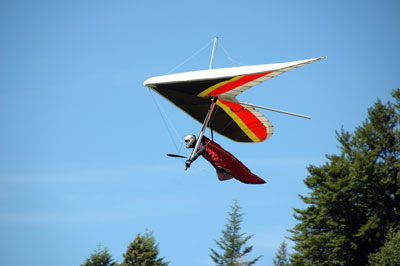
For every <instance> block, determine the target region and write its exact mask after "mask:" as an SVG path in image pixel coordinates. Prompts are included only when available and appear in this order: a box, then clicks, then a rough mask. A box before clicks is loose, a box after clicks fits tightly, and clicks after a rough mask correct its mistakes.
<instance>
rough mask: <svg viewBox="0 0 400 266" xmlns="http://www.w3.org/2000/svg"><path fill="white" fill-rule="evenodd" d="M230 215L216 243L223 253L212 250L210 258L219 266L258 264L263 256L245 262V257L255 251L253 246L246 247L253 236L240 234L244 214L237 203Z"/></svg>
mask: <svg viewBox="0 0 400 266" xmlns="http://www.w3.org/2000/svg"><path fill="white" fill-rule="evenodd" d="M228 214H229V219H227V221H228V223H227V224H226V225H225V229H223V230H222V237H221V238H220V240H219V241H215V243H216V244H217V245H218V247H219V248H220V249H221V250H222V251H223V253H218V252H216V251H215V250H214V249H212V248H210V250H211V253H212V254H210V257H211V259H212V260H213V261H214V262H215V264H216V265H218V266H242V265H243V266H250V265H252V264H254V263H256V262H257V261H258V260H259V259H260V258H261V256H259V257H257V258H255V259H253V260H251V261H245V260H244V257H245V256H246V255H247V254H248V253H250V252H251V250H252V249H253V246H246V247H245V246H244V245H246V243H247V241H248V240H249V239H250V238H251V237H252V235H249V236H245V233H240V229H241V226H240V224H241V222H242V220H243V219H242V216H243V213H241V207H240V206H239V205H238V202H237V201H235V202H234V204H233V206H231V212H228Z"/></svg>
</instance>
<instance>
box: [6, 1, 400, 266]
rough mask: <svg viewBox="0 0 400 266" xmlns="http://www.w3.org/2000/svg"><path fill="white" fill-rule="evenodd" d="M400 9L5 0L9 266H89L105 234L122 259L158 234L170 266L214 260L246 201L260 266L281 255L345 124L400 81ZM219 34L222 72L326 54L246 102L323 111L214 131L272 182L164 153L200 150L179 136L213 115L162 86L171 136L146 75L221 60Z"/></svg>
mask: <svg viewBox="0 0 400 266" xmlns="http://www.w3.org/2000/svg"><path fill="white" fill-rule="evenodd" d="M399 10H400V4H399V2H398V1H394V0H393V1H388V0H384V1H320V0H319V1H316V0H315V1H310V0H306V1H288V0H284V1H254V0H250V1H246V2H243V1H225V0H221V1H208V0H205V1H174V0H172V1H134V0H119V1H103V0H96V1H94V0H84V1H76V0H72V1H43V0H38V1H21V0H13V1H11V0H1V1H0V32H1V34H0V249H1V250H2V256H1V257H0V264H1V265H17V266H19V265H26V264H29V265H41V266H47V265H49V266H50V265H52V266H53V265H59V266H64V265H65V266H67V265H79V264H80V263H83V262H84V260H85V258H87V257H89V256H90V254H91V253H92V251H93V250H94V249H96V247H97V245H98V244H99V243H101V244H102V245H103V246H104V247H107V248H108V249H109V250H110V253H111V254H112V255H113V257H114V259H116V260H117V261H119V262H122V253H124V252H125V251H126V247H127V246H128V244H129V243H130V242H131V241H132V240H133V239H134V237H135V236H136V235H137V234H138V233H143V232H145V230H146V228H148V229H150V230H152V231H153V232H154V235H155V237H156V240H157V241H158V242H159V244H160V246H159V247H160V254H161V256H164V257H165V259H166V260H167V261H170V265H171V266H184V265H188V264H190V265H193V266H208V265H212V261H211V259H210V258H209V256H208V254H209V248H210V247H211V248H216V246H215V244H214V240H215V239H219V237H220V236H221V230H222V229H223V227H224V224H225V223H226V220H225V219H226V218H227V212H228V210H229V206H230V205H232V204H233V201H234V200H238V201H239V204H240V205H241V206H242V207H243V212H244V213H245V215H244V221H243V223H242V230H243V232H246V233H248V234H254V237H253V238H252V239H251V241H250V243H249V244H251V245H253V246H254V250H253V252H252V255H253V256H258V255H263V256H264V257H263V258H262V259H261V260H260V261H259V262H258V263H257V265H272V258H273V257H274V254H275V252H276V250H277V248H278V247H279V244H280V243H281V242H282V241H283V240H284V239H285V237H287V236H289V235H290V234H289V233H288V232H287V230H288V229H291V228H292V227H293V226H294V225H295V224H296V220H295V219H294V218H293V208H302V207H304V205H303V203H302V202H301V200H300V199H299V198H298V194H303V195H304V194H306V193H307V189H306V188H305V185H304V184H303V183H302V180H303V179H304V178H305V177H306V176H307V169H306V167H307V166H308V165H310V164H314V165H321V164H323V163H324V162H325V161H326V159H325V154H332V153H338V149H337V147H336V146H337V141H336V140H335V131H336V130H340V128H341V127H343V128H344V129H346V130H349V131H352V130H353V129H354V128H355V127H356V126H358V125H360V124H361V123H362V121H363V120H364V119H365V118H366V116H367V108H368V107H370V106H371V105H372V104H373V103H374V101H375V100H376V99H377V97H379V98H381V99H382V100H383V101H387V100H389V99H390V91H391V90H392V89H394V88H397V87H399V82H400V70H399V67H398V62H399V61H400V53H399V50H398V46H399V36H400V34H399V27H400V17H399V16H398V12H399ZM215 36H218V37H219V40H220V42H219V47H218V49H217V57H216V62H215V67H216V68H218V67H230V66H237V64H236V63H233V62H232V60H231V59H233V60H234V61H235V62H240V64H243V65H252V64H267V63H278V62H287V61H294V60H302V59H308V58H314V57H319V56H327V57H328V59H326V60H322V61H319V62H315V63H312V64H310V65H307V66H304V67H301V68H298V69H295V70H292V71H289V72H287V73H285V74H283V75H280V76H278V77H277V78H274V79H272V80H269V81H267V82H265V83H263V84H261V85H259V86H256V87H254V88H252V89H251V90H249V91H246V92H245V93H243V95H240V96H239V98H240V99H241V100H243V101H249V102H252V103H254V104H258V105H263V106H268V107H271V108H277V109H283V110H287V111H290V112H297V113H301V114H305V115H309V116H312V117H313V119H312V120H305V119H300V118H295V117H291V116H285V115H282V114H277V113H272V112H267V111H262V112H263V113H264V114H265V115H266V116H267V117H268V118H269V119H270V121H271V122H272V124H273V125H274V129H275V133H274V135H273V136H272V137H271V138H270V139H268V140H267V141H266V142H263V143H257V144H242V143H235V142H232V141H230V140H228V139H226V138H224V137H222V136H216V138H215V140H216V141H217V142H218V143H220V144H221V145H222V146H223V147H225V148H226V149H227V150H229V151H230V152H232V153H233V154H235V155H236V156H237V157H238V158H239V159H241V160H242V161H243V162H244V163H245V164H246V165H247V166H248V167H249V168H250V169H251V170H252V171H253V172H254V173H256V174H258V175H259V176H261V177H263V178H264V179H265V180H266V181H267V182H268V183H267V184H266V185H260V186H251V185H244V184H241V183H239V182H237V181H235V180H232V181H227V182H219V181H217V178H216V175H215V170H214V169H213V168H212V167H211V166H210V165H209V163H208V162H206V161H205V160H204V159H199V160H197V161H196V163H195V164H193V166H192V168H191V169H190V170H189V171H186V172H185V171H183V168H184V161H182V160H180V159H172V158H168V157H166V156H165V154H166V153H177V152H180V153H182V154H188V153H189V152H188V151H187V150H185V149H184V148H182V147H181V143H180V140H181V139H180V138H181V137H183V136H184V135H185V134H187V133H196V134H197V132H198V131H199V130H200V128H201V125H200V124H199V123H197V122H196V121H194V120H192V119H191V118H190V117H188V116H187V115H186V114H184V113H183V112H181V111H180V110H178V109H177V108H176V107H175V106H172V105H171V104H170V103H169V102H167V101H166V100H164V99H162V98H161V97H159V96H158V95H154V97H155V99H156V102H157V104H159V105H160V106H161V108H162V110H163V112H165V113H166V114H167V116H168V118H169V119H170V120H171V122H172V124H173V126H174V128H175V129H176V131H177V133H176V134H175V133H173V134H172V139H173V141H172V140H171V136H170V135H169V133H168V131H167V128H166V126H165V125H164V122H163V119H162V117H161V115H160V113H159V111H158V109H157V104H156V103H155V102H154V100H153V97H152V95H151V94H150V93H149V90H148V89H147V88H146V87H144V86H143V81H144V80H146V79H147V78H149V77H152V76H157V75H163V74H167V73H169V72H170V71H171V70H174V68H175V67H176V66H179V65H180V64H181V63H182V62H185V60H186V59H188V58H189V57H191V56H192V55H193V54H195V53H196V52H197V51H199V50H200V49H201V48H203V47H205V49H203V50H202V51H201V52H200V53H198V54H197V55H196V56H195V57H193V58H192V59H191V60H190V61H189V62H187V63H186V64H184V65H182V66H180V67H179V68H178V69H176V70H174V71H173V73H176V72H184V71H192V70H200V69H206V68H208V65H209V60H210V54H211V42H212V39H213V38H214V37H215ZM207 44H209V45H207ZM230 58H231V59H230ZM175 146H177V147H175ZM179 147H181V148H179ZM289 245H291V243H290V242H289Z"/></svg>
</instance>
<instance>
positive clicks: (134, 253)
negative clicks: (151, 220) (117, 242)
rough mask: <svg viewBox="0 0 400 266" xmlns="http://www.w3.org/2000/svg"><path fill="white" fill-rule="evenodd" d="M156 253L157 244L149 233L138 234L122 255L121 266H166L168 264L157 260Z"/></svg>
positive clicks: (159, 259)
mask: <svg viewBox="0 0 400 266" xmlns="http://www.w3.org/2000/svg"><path fill="white" fill-rule="evenodd" d="M158 253H159V250H158V244H156V241H155V238H154V236H153V234H152V233H151V232H148V231H147V232H146V233H145V234H143V235H140V234H138V235H137V236H136V238H135V239H134V240H133V242H132V243H130V245H129V246H128V250H127V251H126V253H125V254H123V256H124V261H123V263H122V264H121V266H167V265H168V262H164V261H163V260H164V258H157V257H158Z"/></svg>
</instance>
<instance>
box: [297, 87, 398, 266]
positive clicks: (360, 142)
mask: <svg viewBox="0 0 400 266" xmlns="http://www.w3.org/2000/svg"><path fill="white" fill-rule="evenodd" d="M392 96H393V98H394V99H395V101H396V102H395V103H391V102H388V103H386V104H383V103H382V102H381V101H380V100H379V99H378V100H377V102H376V103H375V104H374V105H373V106H372V107H371V108H370V109H369V110H368V118H367V119H366V120H365V121H364V122H363V123H362V125H361V126H359V127H357V128H356V130H355V132H354V133H352V134H351V133H349V132H347V131H344V130H343V129H342V130H341V131H340V132H339V133H337V140H338V141H339V146H338V147H339V148H340V154H339V155H335V154H334V155H329V156H327V159H328V162H327V163H325V164H324V165H322V166H321V167H316V166H309V167H308V171H309V176H307V178H306V179H305V180H304V183H305V184H306V186H307V187H308V188H309V189H310V190H311V192H310V194H309V196H301V199H302V200H303V201H304V202H305V203H306V204H307V205H308V207H307V208H306V209H303V210H301V209H295V218H296V219H298V220H299V223H298V224H297V225H296V226H295V227H294V229H293V230H292V231H291V232H292V233H293V236H292V237H291V239H292V240H293V241H294V242H295V246H294V249H295V250H296V252H295V253H294V254H292V256H291V262H292V264H293V265H302V266H306V265H321V266H323V265H329V266H331V265H357V266H363V265H366V264H367V263H368V255H369V254H371V253H375V252H377V251H378V249H379V247H380V246H382V244H383V242H384V239H385V235H386V233H387V232H388V230H390V228H393V227H396V226H397V225H399V223H400V186H399V184H400V158H399V155H400V89H396V90H394V91H393V92H392Z"/></svg>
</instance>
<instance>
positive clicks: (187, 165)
mask: <svg viewBox="0 0 400 266" xmlns="http://www.w3.org/2000/svg"><path fill="white" fill-rule="evenodd" d="M191 163H192V162H191V161H190V160H187V161H186V162H185V166H186V167H185V170H187V169H188V168H189V167H190V164H191Z"/></svg>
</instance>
